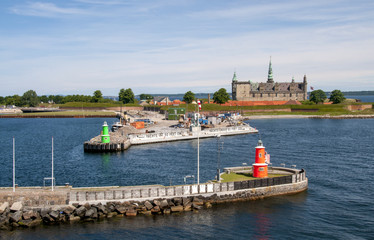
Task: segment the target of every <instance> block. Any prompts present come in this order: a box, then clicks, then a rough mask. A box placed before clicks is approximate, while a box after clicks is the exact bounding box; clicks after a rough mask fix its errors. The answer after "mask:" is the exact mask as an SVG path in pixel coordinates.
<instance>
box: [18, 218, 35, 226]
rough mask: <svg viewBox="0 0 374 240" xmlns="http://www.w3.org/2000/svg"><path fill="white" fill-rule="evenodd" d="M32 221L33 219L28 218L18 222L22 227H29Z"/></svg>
mask: <svg viewBox="0 0 374 240" xmlns="http://www.w3.org/2000/svg"><path fill="white" fill-rule="evenodd" d="M31 222H32V220H31V219H28V220H22V221H19V222H18V225H19V226H20V227H29V225H30V223H31Z"/></svg>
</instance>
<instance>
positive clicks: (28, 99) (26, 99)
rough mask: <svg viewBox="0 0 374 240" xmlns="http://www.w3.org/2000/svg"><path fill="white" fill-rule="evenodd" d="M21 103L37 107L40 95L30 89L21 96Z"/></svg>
mask: <svg viewBox="0 0 374 240" xmlns="http://www.w3.org/2000/svg"><path fill="white" fill-rule="evenodd" d="M21 104H22V105H23V106H29V107H36V106H38V104H39V98H38V95H37V94H36V92H35V91H34V90H28V91H27V92H25V93H24V94H23V95H22V97H21Z"/></svg>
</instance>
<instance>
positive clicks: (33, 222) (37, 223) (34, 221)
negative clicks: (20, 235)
mask: <svg viewBox="0 0 374 240" xmlns="http://www.w3.org/2000/svg"><path fill="white" fill-rule="evenodd" d="M40 224H42V220H41V219H34V220H32V221H31V222H30V223H29V224H28V227H30V228H31V227H36V226H39V225H40Z"/></svg>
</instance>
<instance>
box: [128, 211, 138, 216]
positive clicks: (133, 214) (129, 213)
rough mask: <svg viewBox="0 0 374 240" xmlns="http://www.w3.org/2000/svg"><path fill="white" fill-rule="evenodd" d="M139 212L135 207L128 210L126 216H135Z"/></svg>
mask: <svg viewBox="0 0 374 240" xmlns="http://www.w3.org/2000/svg"><path fill="white" fill-rule="evenodd" d="M137 214H138V212H137V211H136V210H135V209H129V210H127V211H126V216H129V217H135V216H136V215H137Z"/></svg>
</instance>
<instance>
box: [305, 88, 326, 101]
mask: <svg viewBox="0 0 374 240" xmlns="http://www.w3.org/2000/svg"><path fill="white" fill-rule="evenodd" d="M326 99H327V97H326V93H325V92H324V91H322V90H321V89H319V90H314V91H313V92H311V93H310V96H309V101H311V102H314V103H316V104H318V103H323V102H324V101H325V100H326Z"/></svg>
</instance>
